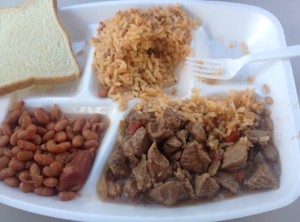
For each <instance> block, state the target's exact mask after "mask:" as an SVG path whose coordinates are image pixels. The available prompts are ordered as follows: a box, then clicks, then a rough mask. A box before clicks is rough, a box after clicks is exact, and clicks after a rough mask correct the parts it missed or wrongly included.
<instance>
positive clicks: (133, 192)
mask: <svg viewBox="0 0 300 222" xmlns="http://www.w3.org/2000/svg"><path fill="white" fill-rule="evenodd" d="M123 191H124V194H125V196H126V197H127V198H129V199H132V198H134V197H136V196H137V195H138V194H139V193H140V192H141V191H140V190H139V189H138V187H137V183H136V180H135V179H134V178H132V177H131V178H129V179H128V180H127V181H126V182H125V184H124V187H123Z"/></svg>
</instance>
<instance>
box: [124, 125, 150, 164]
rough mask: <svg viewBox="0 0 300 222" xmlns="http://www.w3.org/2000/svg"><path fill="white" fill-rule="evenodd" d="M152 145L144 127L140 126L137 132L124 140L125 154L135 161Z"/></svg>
mask: <svg viewBox="0 0 300 222" xmlns="http://www.w3.org/2000/svg"><path fill="white" fill-rule="evenodd" d="M150 145H151V141H150V139H149V137H148V135H147V132H146V129H145V128H144V127H141V128H139V129H138V130H137V131H136V132H135V134H134V135H133V136H132V137H130V138H129V139H127V140H126V141H125V142H124V155H125V156H127V157H128V158H129V159H130V160H132V161H133V162H136V161H137V158H140V157H141V156H142V154H145V153H146V152H147V151H148V149H149V147H150Z"/></svg>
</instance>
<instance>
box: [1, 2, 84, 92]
mask: <svg viewBox="0 0 300 222" xmlns="http://www.w3.org/2000/svg"><path fill="white" fill-rule="evenodd" d="M79 75H80V68H79V65H78V63H77V61H76V58H75V56H74V53H73V51H72V48H71V45H70V40H69V38H68V36H67V34H66V33H65V31H64V30H63V28H62V26H61V25H60V23H59V20H58V17H57V14H56V1H55V0H27V1H26V2H24V3H23V4H22V5H21V6H20V7H19V8H6V9H0V95H3V94H6V93H9V92H12V91H14V90H17V89H22V88H25V87H28V86H31V85H33V84H59V83H64V82H67V81H71V80H73V79H76V78H78V77H79Z"/></svg>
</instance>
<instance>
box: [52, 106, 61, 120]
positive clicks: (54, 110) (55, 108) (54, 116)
mask: <svg viewBox="0 0 300 222" xmlns="http://www.w3.org/2000/svg"><path fill="white" fill-rule="evenodd" d="M59 115H60V110H59V108H58V106H57V105H56V104H54V106H53V107H52V109H51V111H50V119H51V121H56V120H58V119H59Z"/></svg>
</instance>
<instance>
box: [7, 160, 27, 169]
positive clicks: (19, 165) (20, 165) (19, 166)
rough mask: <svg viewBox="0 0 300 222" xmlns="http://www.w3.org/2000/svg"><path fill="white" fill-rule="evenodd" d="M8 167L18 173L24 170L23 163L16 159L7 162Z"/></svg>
mask: <svg viewBox="0 0 300 222" xmlns="http://www.w3.org/2000/svg"><path fill="white" fill-rule="evenodd" d="M8 166H9V167H10V168H11V169H13V170H16V171H19V170H23V169H24V168H25V163H24V162H23V161H20V160H18V159H17V158H16V157H13V158H11V160H10V161H9V163H8Z"/></svg>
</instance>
